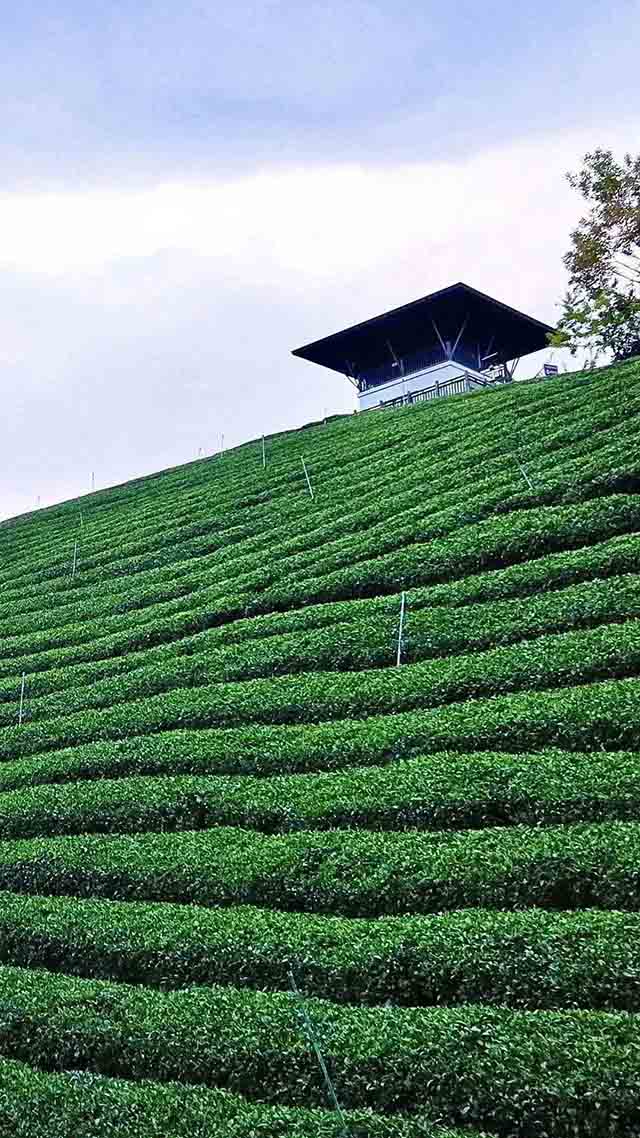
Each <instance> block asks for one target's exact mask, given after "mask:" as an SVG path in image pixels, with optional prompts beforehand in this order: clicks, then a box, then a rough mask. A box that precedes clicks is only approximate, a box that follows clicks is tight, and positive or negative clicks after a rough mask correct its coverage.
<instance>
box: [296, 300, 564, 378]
mask: <svg viewBox="0 0 640 1138" xmlns="http://www.w3.org/2000/svg"><path fill="white" fill-rule="evenodd" d="M465 320H466V321H467V323H466V327H465V330H464V335H463V341H462V342H463V343H465V344H476V343H479V344H480V345H481V350H482V352H483V353H486V352H488V351H489V350H491V352H492V353H494V354H492V357H491V363H495V364H500V363H506V362H507V361H508V360H514V359H517V358H519V357H520V356H526V355H528V354H529V352H537V351H538V350H539V349H540V348H546V347H547V332H551V331H552V330H553V329H552V328H551V327H550V325H549V324H543V323H542V321H541V320H536V319H535V318H534V317H533V316H526V315H525V313H524V312H518V311H517V309H515V308H511V307H510V306H509V305H508V304H503V303H502V302H501V301H499V300H494V299H493V297H491V296H487V295H486V294H485V293H483V292H478V290H477V289H475V288H471V287H470V286H469V285H466V284H463V283H462V281H458V283H457V284H453V285H449V286H448V287H447V288H442V289H440V290H439V291H438V292H432V293H430V294H429V295H428V296H423V297H422V298H421V299H420V300H413V301H411V303H410V304H404V305H402V307H401V308H393V309H391V311H390V312H383V313H382V315H380V316H373V317H372V318H371V319H370V320H364V321H363V322H362V324H354V325H353V327H351V328H344V329H343V330H342V331H341V332H334V333H333V335H331V336H325V337H324V339H322V340H316V341H315V342H314V343H313V344H306V345H305V346H304V347H302V348H296V350H295V351H294V352H293V355H294V356H299V357H300V358H301V359H303V360H311V362H312V363H316V364H322V365H323V366H324V367H329V368H332V369H333V371H339V372H342V373H343V374H344V373H346V372H348V371H349V370H350V368H352V367H354V366H355V368H356V369H357V370H365V369H366V368H371V367H376V366H378V365H380V364H381V363H384V362H386V361H388V359H389V343H390V344H391V345H392V347H393V351H394V352H395V353H396V354H397V355H398V356H402V355H405V354H409V353H411V352H415V351H417V350H423V349H424V350H425V351H428V350H429V349H431V348H433V349H437V348H438V347H439V345H440V341H439V339H438V335H437V333H436V331H435V329H434V327H433V323H432V321H433V322H435V324H436V325H437V327H438V331H439V332H440V335H441V336H442V338H443V340H445V341H446V340H450V341H451V343H454V342H455V340H456V337H457V335H458V333H459V331H460V328H461V327H462V325H463V323H464V321H465ZM492 337H493V342H492V345H491V348H490V349H489V341H490V340H491V339H492Z"/></svg>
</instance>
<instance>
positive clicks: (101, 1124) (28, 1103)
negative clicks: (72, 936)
mask: <svg viewBox="0 0 640 1138" xmlns="http://www.w3.org/2000/svg"><path fill="white" fill-rule="evenodd" d="M346 1123H347V1126H348V1133H349V1135H350V1138H474V1135H473V1134H472V1133H471V1132H470V1131H469V1130H467V1128H466V1127H465V1129H464V1131H462V1130H452V1129H450V1128H447V1129H446V1130H443V1129H442V1128H441V1127H439V1126H438V1127H434V1126H432V1125H431V1124H430V1123H429V1122H427V1121H426V1120H425V1119H424V1118H421V1117H420V1116H419V1115H414V1116H412V1117H410V1118H406V1119H404V1118H400V1117H398V1116H396V1117H394V1118H389V1117H384V1116H382V1115H376V1114H373V1113H372V1112H370V1111H367V1110H361V1111H348V1112H347V1114H346ZM0 1134H1V1135H3V1138H212V1136H213V1135H216V1138H257V1136H258V1135H259V1138H343V1135H344V1129H343V1127H342V1124H341V1122H340V1120H339V1119H338V1118H337V1116H336V1114H335V1112H334V1111H331V1110H329V1109H326V1110H321V1109H315V1110H314V1109H311V1110H310V1109H307V1110H305V1109H304V1108H301V1107H297V1108H296V1107H287V1106H280V1105H278V1106H275V1105H266V1104H258V1103H255V1102H250V1101H249V1100H247V1099H244V1098H242V1097H241V1096H239V1095H233V1094H230V1093H229V1092H228V1091H221V1090H215V1089H212V1088H204V1087H196V1086H185V1085H181V1084H179V1083H153V1082H150V1081H149V1080H147V1079H145V1080H144V1082H138V1083H133V1082H131V1081H129V1080H125V1079H114V1078H107V1077H105V1076H103V1075H96V1074H94V1073H93V1072H92V1071H78V1070H73V1071H71V1072H69V1073H65V1074H61V1073H56V1074H51V1073H49V1072H47V1071H38V1070H34V1068H32V1067H29V1066H28V1065H27V1064H25V1063H19V1062H16V1060H13V1059H1V1060H0ZM476 1138H481V1135H479V1134H477V1132H476Z"/></svg>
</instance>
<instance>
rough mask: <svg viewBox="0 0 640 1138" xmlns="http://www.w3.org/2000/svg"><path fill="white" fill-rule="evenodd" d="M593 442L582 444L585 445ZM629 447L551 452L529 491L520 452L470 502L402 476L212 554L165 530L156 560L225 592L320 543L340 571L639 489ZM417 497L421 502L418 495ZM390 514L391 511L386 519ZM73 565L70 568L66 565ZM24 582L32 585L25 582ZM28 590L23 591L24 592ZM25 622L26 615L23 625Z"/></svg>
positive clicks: (278, 570) (313, 565)
mask: <svg viewBox="0 0 640 1138" xmlns="http://www.w3.org/2000/svg"><path fill="white" fill-rule="evenodd" d="M618 434H619V431H618V432H616V436H617V435H618ZM589 444H590V447H591V451H593V447H594V444H593V441H592V439H591V438H590V439H589ZM585 445H586V444H582V446H583V447H584V446H585ZM627 450H628V447H627V446H626V445H625V440H624V439H621V438H619V437H616V440H615V443H614V444H611V445H609V446H608V447H602V448H601V450H599V451H598V452H597V454H596V455H595V456H594V454H593V453H589V454H588V455H584V456H581V457H580V458H579V459H577V460H573V461H572V462H569V460H568V459H566V458H565V459H563V462H562V463H561V464H558V462H557V459H555V458H554V457H553V456H551V457H549V458H548V459H547V461H548V463H549V468H550V473H549V476H548V477H546V478H545V477H544V476H543V474H542V472H540V473H539V474H537V475H536V477H537V478H538V482H537V485H536V488H535V490H528V489H527V488H526V487H525V485H524V482H523V479H522V475H521V473H520V470H519V468H518V467H517V465H516V464H515V463H514V462H513V459H512V457H511V456H508V458H507V461H508V466H507V469H506V471H505V472H504V473H502V472H501V471H498V470H497V469H496V470H493V471H492V472H491V473H490V474H489V475H485V476H484V478H483V479H482V480H480V481H476V482H474V484H473V488H472V489H471V490H469V489H468V490H467V493H466V494H465V495H464V496H463V500H462V502H461V489H462V487H461V485H460V476H458V479H457V482H456V484H455V485H454V486H453V488H452V489H450V490H449V491H448V492H446V493H444V494H443V493H442V492H440V493H437V494H432V496H431V497H429V498H425V495H424V490H423V487H422V486H420V485H418V486H417V488H416V489H415V490H413V491H412V492H411V495H410V496H409V497H407V495H406V494H405V495H403V494H399V489H398V486H397V478H396V479H394V484H393V486H392V490H391V494H390V497H389V500H388V502H386V503H385V502H384V501H381V499H380V494H379V493H378V495H377V497H376V504H375V507H374V506H373V505H371V504H368V505H366V506H365V507H364V508H363V509H362V508H361V509H360V510H359V511H358V512H356V513H355V514H354V513H353V512H351V513H347V514H345V511H344V510H342V511H341V512H339V513H338V514H337V515H336V518H335V520H333V521H332V522H331V523H330V524H329V525H326V524H325V525H321V524H320V522H319V520H318V521H316V520H315V517H314V514H311V515H310V517H309V519H308V521H307V525H308V526H311V525H312V526H313V528H309V530H308V532H301V530H302V531H304V523H303V522H301V520H300V518H297V519H296V524H295V526H294V527H293V529H292V528H291V527H289V528H288V529H287V528H286V527H285V529H284V530H283V529H282V526H281V525H280V526H279V527H277V529H276V530H275V531H273V532H272V531H267V533H266V534H264V533H263V532H262V531H260V534H259V536H256V537H251V538H249V539H247V540H240V534H238V542H239V544H238V542H236V543H235V544H231V545H229V546H227V547H225V548H222V547H221V548H220V549H219V550H218V551H214V552H213V553H211V554H209V553H207V549H208V546H207V543H209V545H211V542H212V540H213V542H214V546H215V545H216V542H218V538H215V540H214V539H213V538H212V536H211V535H210V536H208V537H205V538H201V539H199V541H200V543H201V544H202V543H204V545H203V548H202V549H196V548H195V547H193V548H192V547H191V546H189V547H185V548H184V549H182V551H180V547H176V546H175V545H174V544H172V543H169V544H170V547H171V548H170V552H168V551H167V549H166V541H167V538H166V535H163V536H164V538H165V546H164V552H161V553H159V554H154V559H155V560H154V564H155V565H156V570H157V568H158V566H161V565H162V564H163V563H164V562H165V561H166V560H167V559H169V560H171V561H172V562H176V573H177V575H178V579H179V578H180V577H181V576H182V575H183V574H184V573H185V572H186V573H187V574H188V573H190V572H192V571H193V568H192V567H193V566H195V567H197V568H198V569H199V571H200V572H205V571H208V572H209V573H211V572H213V574H214V575H215V576H216V577H217V578H218V579H221V580H224V581H226V582H227V584H226V585H225V591H228V587H229V584H230V583H231V582H232V581H233V578H234V577H237V576H241V577H242V576H248V578H249V580H250V581H252V582H253V586H254V587H257V585H258V583H261V584H262V586H263V587H264V585H266V584H269V583H274V574H275V577H276V578H277V576H278V575H281V574H282V572H284V571H285V570H286V571H287V572H288V573H289V574H295V575H297V576H304V575H308V573H309V571H310V570H314V571H315V570H316V569H317V550H318V548H320V547H321V548H322V549H323V564H324V566H325V569H326V570H327V571H332V570H334V569H338V568H340V567H342V566H343V565H345V564H348V563H349V562H350V561H351V560H352V558H353V556H354V553H353V544H354V541H356V542H357V551H356V554H355V556H357V557H358V558H360V559H362V558H364V557H367V556H372V555H374V554H380V553H383V552H385V551H389V550H393V549H394V548H396V547H398V546H399V545H405V544H407V543H408V542H410V541H415V540H422V541H424V540H426V539H427V538H430V539H432V538H436V537H442V536H446V534H447V533H449V532H452V531H453V530H455V529H456V528H459V527H460V526H461V525H464V524H470V523H472V522H477V521H480V520H482V519H483V518H486V517H488V516H490V515H491V514H493V513H494V512H496V511H498V512H505V511H509V512H512V511H514V510H516V509H522V508H531V507H533V506H536V505H537V506H540V505H543V504H553V503H557V502H558V501H562V500H564V499H567V500H576V501H577V500H581V499H586V498H590V497H598V496H601V495H604V494H607V493H613V492H614V491H615V490H627V489H630V488H633V487H634V486H635V485H636V484H637V482H638V477H637V474H638V472H637V471H635V474H634V469H635V468H633V467H630V466H629V463H628V458H627V453H626V452H627ZM483 461H484V464H485V468H486V455H483ZM619 463H622V466H621V467H620V468H619V469H618V466H619ZM541 478H542V481H540V479H541ZM416 497H417V499H418V502H417V504H415V502H414V499H415V498H416ZM385 514H386V515H391V516H390V517H389V516H387V517H386V518H385ZM363 531H366V532H363ZM218 544H219V542H218ZM205 546H207V548H205ZM243 550H244V552H243ZM197 554H198V556H196V555H197ZM274 555H275V559H274ZM221 557H222V559H221ZM194 558H195V560H194ZM176 559H177V561H176ZM185 559H186V560H185ZM190 559H191V560H190ZM265 562H269V563H270V570H269V572H268V573H267V574H266V575H265V571H264V565H265ZM122 565H123V570H122V571H123V572H126V575H127V576H128V577H131V575H132V573H134V572H135V573H140V572H144V571H145V570H146V571H147V572H148V571H149V569H150V568H151V566H150V565H149V566H146V565H142V564H139V563H136V564H135V565H129V564H128V563H125V562H123V563H122ZM67 568H68V567H65V572H66V571H67ZM112 577H113V574H111V575H110V578H109V586H110V587H113V586H112V585H111V579H112ZM86 578H87V571H86V567H84V565H83V579H84V580H85V581H86ZM22 588H23V591H24V586H23V587H22ZM23 591H22V592H21V594H20V598H21V599H22V597H23ZM91 603H92V605H93V606H94V607H95V603H96V602H95V599H92V602H91ZM83 615H84V616H86V615H87V614H83ZM57 623H58V622H57V621H56V624H57ZM19 629H20V620H19V619H18V630H17V631H19ZM10 631H15V629H12V627H11V625H9V627H8V628H5V632H7V633H9V632H10ZM72 634H73V635H75V636H76V637H78V636H80V634H81V627H80V628H79V629H75V630H74V629H71V630H69V636H71V635H72ZM19 639H20V638H19V637H18V638H17V640H18V642H17V643H15V644H14V646H13V648H14V650H15V651H18V650H20V643H19Z"/></svg>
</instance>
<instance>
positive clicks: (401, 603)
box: [396, 593, 407, 668]
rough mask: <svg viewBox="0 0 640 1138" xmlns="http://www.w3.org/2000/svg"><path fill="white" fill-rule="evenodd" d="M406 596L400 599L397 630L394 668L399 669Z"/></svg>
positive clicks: (403, 595)
mask: <svg viewBox="0 0 640 1138" xmlns="http://www.w3.org/2000/svg"><path fill="white" fill-rule="evenodd" d="M406 600H407V594H406V593H403V594H402V597H401V598H400V627H399V628H398V651H397V653H396V667H397V668H399V667H400V665H401V663H402V633H403V632H404V610H405V606H406Z"/></svg>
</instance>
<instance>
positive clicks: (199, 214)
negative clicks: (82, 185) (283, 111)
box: [0, 124, 633, 516]
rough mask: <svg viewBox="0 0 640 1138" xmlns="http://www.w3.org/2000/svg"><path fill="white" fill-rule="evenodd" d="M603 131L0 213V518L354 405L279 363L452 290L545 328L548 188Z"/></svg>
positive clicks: (35, 204)
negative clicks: (478, 293) (477, 292)
mask: <svg viewBox="0 0 640 1138" xmlns="http://www.w3.org/2000/svg"><path fill="white" fill-rule="evenodd" d="M625 131H626V128H625V127H624V124H623V125H618V126H616V127H615V129H612V130H610V131H608V132H607V136H606V139H602V137H601V136H599V135H597V134H596V132H576V133H573V134H569V135H568V134H566V133H556V134H551V135H549V136H547V137H545V138H537V139H534V140H533V141H529V142H527V143H519V144H517V145H512V146H509V147H500V148H496V149H493V150H491V151H486V152H484V153H483V154H479V155H475V156H471V157H469V158H467V159H465V160H458V161H452V160H449V161H438V162H431V163H423V164H417V163H409V164H406V165H404V166H397V167H385V168H380V167H368V166H365V165H359V164H344V165H339V164H331V165H324V166H319V167H316V168H312V169H306V168H304V167H301V166H297V167H291V168H286V169H277V170H268V171H267V170H265V171H262V172H256V173H254V174H251V175H247V176H246V177H236V178H233V179H227V178H218V179H210V180H207V181H205V180H200V181H190V180H187V179H183V180H180V181H178V180H173V181H171V182H167V183H164V184H160V185H158V186H156V187H149V186H142V187H141V188H138V189H135V190H128V189H117V188H113V189H108V190H107V189H103V188H100V189H96V188H94V189H92V190H87V191H85V192H80V191H73V192H67V193H63V192H56V193H18V192H15V191H14V192H12V193H5V194H3V195H2V196H1V197H0V251H1V252H0V264H1V265H2V272H1V273H0V345H2V349H1V352H0V357H1V358H2V367H3V388H4V392H5V395H4V407H3V411H4V424H5V438H4V439H3V440H2V450H1V455H2V457H1V459H0V462H1V463H2V469H1V470H0V475H1V477H0V485H1V486H2V500H1V501H0V512H1V514H2V515H3V516H8V515H10V514H13V513H15V512H17V511H19V510H23V509H29V508H31V507H32V506H33V505H34V504H35V502H36V498H37V496H38V495H40V496H41V499H42V502H43V503H45V502H51V501H55V500H59V499H60V498H63V497H66V496H71V495H74V494H77V493H81V492H83V491H85V490H87V489H88V487H89V485H90V474H91V471H92V470H95V471H96V478H97V484H98V485H105V484H110V483H113V482H114V481H119V480H124V479H126V478H129V477H132V476H134V475H137V474H143V473H148V472H151V471H153V470H157V469H160V468H162V467H163V466H167V465H171V464H175V463H179V462H183V461H188V460H190V459H192V458H195V457H196V454H197V452H198V448H199V447H203V448H204V449H205V451H206V452H207V453H211V452H212V451H215V450H217V449H218V447H219V445H220V435H221V434H222V433H224V435H225V443H226V445H233V444H235V443H237V442H240V441H242V440H243V439H247V438H251V437H257V436H259V435H260V434H261V433H262V432H263V431H265V432H267V433H268V432H269V431H270V430H275V429H281V428H283V427H285V426H294V425H298V424H300V423H303V422H305V421H309V420H311V419H314V418H317V417H322V416H323V415H324V414H325V412H326V411H331V412H334V411H348V410H350V409H352V407H353V402H354V400H353V393H352V389H351V388H350V387H349V386H348V385H347V383H346V382H345V381H344V379H342V378H341V377H340V376H338V375H334V374H333V373H330V372H327V371H325V370H324V369H321V368H316V367H313V365H310V364H305V363H304V362H302V361H299V360H295V359H293V358H292V357H291V356H290V350H291V349H292V348H294V347H297V346H298V345H299V344H301V343H304V342H307V341H308V340H311V339H314V338H317V337H318V336H321V335H324V334H326V333H329V332H331V331H334V330H336V329H337V328H339V327H343V326H345V325H347V324H349V323H352V322H355V321H357V320H360V319H364V318H366V317H367V316H370V315H373V314H375V313H376V312H379V311H384V310H385V309H386V308H389V307H392V306H394V305H397V304H401V303H404V302H406V301H408V300H410V299H413V298H414V297H416V296H419V295H422V294H424V293H426V292H430V291H431V290H432V289H435V288H438V287H441V286H442V285H445V284H447V283H450V282H451V281H453V280H457V279H463V280H466V281H467V282H468V283H469V284H471V285H474V286H475V287H477V288H480V289H482V290H484V291H487V292H489V293H491V294H493V295H496V296H497V297H499V298H501V299H504V300H505V301H507V302H509V303H512V304H513V305H515V306H516V307H520V308H522V309H524V310H525V311H530V312H531V313H532V314H534V315H538V316H540V317H541V318H543V319H545V318H546V319H551V320H552V319H553V318H554V316H555V311H556V310H555V307H554V305H555V302H556V300H557V299H558V298H559V296H560V294H561V292H562V289H563V286H564V278H563V270H562V265H561V254H562V252H563V251H564V249H565V247H566V243H567V234H568V230H569V228H570V226H571V224H572V223H573V222H574V220H575V218H576V216H577V213H578V210H579V202H578V201H577V199H576V197H575V195H574V193H573V191H572V190H571V189H570V187H569V186H568V185H567V183H566V182H565V180H564V177H563V174H564V171H565V170H566V169H567V168H568V167H569V168H570V167H572V166H573V167H575V166H576V164H577V163H578V162H579V159H580V156H581V154H582V153H583V152H584V150H585V149H587V148H588V147H589V146H592V145H593V144H594V143H596V142H598V141H605V142H606V143H608V144H611V145H614V146H615V147H617V148H620V149H622V148H624V147H625V145H627V146H631V145H633V136H631V134H630V133H629V132H627V133H625Z"/></svg>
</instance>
